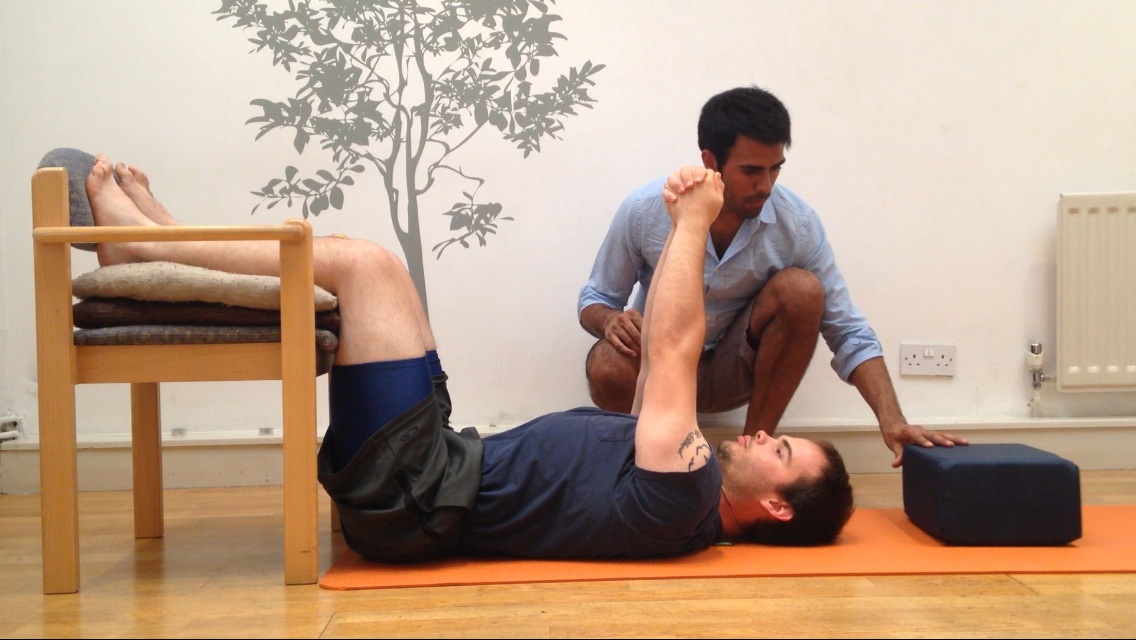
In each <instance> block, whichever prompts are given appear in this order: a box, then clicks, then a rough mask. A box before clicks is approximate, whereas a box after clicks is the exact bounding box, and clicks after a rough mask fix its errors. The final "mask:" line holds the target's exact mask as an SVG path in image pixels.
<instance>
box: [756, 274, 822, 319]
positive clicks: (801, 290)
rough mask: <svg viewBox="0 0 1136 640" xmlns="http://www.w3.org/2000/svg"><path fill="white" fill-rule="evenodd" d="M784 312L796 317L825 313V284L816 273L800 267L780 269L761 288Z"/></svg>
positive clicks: (818, 316)
mask: <svg viewBox="0 0 1136 640" xmlns="http://www.w3.org/2000/svg"><path fill="white" fill-rule="evenodd" d="M761 292H762V293H761V295H766V296H768V297H770V298H772V299H773V301H774V302H775V304H776V305H777V307H778V308H779V309H780V310H781V311H782V312H783V313H787V314H789V315H791V316H795V317H805V318H808V317H813V316H815V317H817V318H818V319H819V318H820V315H821V314H822V313H824V298H825V295H824V285H823V284H822V283H821V281H820V278H818V277H817V276H816V274H815V273H813V272H812V271H809V270H808V269H801V268H799V267H788V268H785V269H782V270H781V271H778V272H777V273H776V274H774V275H773V277H772V278H770V279H769V282H768V283H766V285H765V287H764V288H763V289H762V290H761Z"/></svg>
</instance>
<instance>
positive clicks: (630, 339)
mask: <svg viewBox="0 0 1136 640" xmlns="http://www.w3.org/2000/svg"><path fill="white" fill-rule="evenodd" d="M642 329H643V316H642V315H641V314H640V313H639V312H638V311H637V310H635V309H628V310H627V311H623V312H621V313H616V314H612V315H611V316H609V317H608V318H607V319H606V320H604V325H603V332H604V340H607V341H608V342H609V343H610V344H611V346H613V347H615V350H616V351H618V352H620V353H622V354H623V355H625V356H629V357H633V358H635V357H638V356H639V341H640V335H641V331H642Z"/></svg>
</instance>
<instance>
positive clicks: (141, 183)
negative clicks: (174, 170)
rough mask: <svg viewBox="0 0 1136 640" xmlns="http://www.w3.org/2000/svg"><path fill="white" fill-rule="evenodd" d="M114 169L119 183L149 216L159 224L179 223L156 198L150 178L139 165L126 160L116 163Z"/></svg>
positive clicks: (136, 204)
mask: <svg viewBox="0 0 1136 640" xmlns="http://www.w3.org/2000/svg"><path fill="white" fill-rule="evenodd" d="M114 171H115V173H116V174H118V179H119V184H120V185H121V186H122V190H123V191H124V192H126V195H128V196H130V199H131V200H132V201H133V202H134V204H135V206H137V207H138V209H140V210H141V211H142V213H144V214H145V215H146V217H147V218H149V219H151V220H153V221H154V222H157V223H158V224H163V225H170V224H177V220H175V219H174V217H173V216H172V215H170V212H169V211H168V210H167V209H166V208H165V207H164V206H162V203H160V202H158V200H157V199H156V198H154V192H153V191H150V178H148V177H147V176H146V174H145V173H142V170H141V169H139V168H138V167H132V166H129V165H127V164H126V163H125V162H120V163H118V164H117V165H115V168H114Z"/></svg>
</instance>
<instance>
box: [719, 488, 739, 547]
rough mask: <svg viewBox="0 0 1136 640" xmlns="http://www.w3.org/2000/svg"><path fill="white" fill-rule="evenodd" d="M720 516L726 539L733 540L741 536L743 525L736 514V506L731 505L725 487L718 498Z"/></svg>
mask: <svg viewBox="0 0 1136 640" xmlns="http://www.w3.org/2000/svg"><path fill="white" fill-rule="evenodd" d="M718 516H719V517H721V518H722V535H723V536H724V537H726V538H733V537H736V536H738V535H739V534H741V532H742V524H741V522H739V521H738V517H737V515H736V514H735V513H734V505H732V504H730V499H729V498H728V497H726V489H725V487H723V488H722V490H721V497H719V498H718Z"/></svg>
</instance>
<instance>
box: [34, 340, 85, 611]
mask: <svg viewBox="0 0 1136 640" xmlns="http://www.w3.org/2000/svg"><path fill="white" fill-rule="evenodd" d="M44 362H45V361H44V360H42V359H41V360H40V366H41V372H40V382H39V406H40V409H39V417H40V425H41V428H40V436H39V459H40V463H39V465H40V481H39V482H40V522H41V527H42V535H43V592H44V593H75V592H76V591H78V590H79V479H78V464H77V460H76V457H75V449H76V447H75V389H74V387H72V386H71V385H70V384H68V383H66V379H65V378H64V377H63V376H65V375H66V372H59V373H58V378H57V379H59V380H63V381H64V384H48V383H49V381H50V377H51V374H47V375H45V373H44V371H43V370H42V368H43V367H44V366H45V365H44Z"/></svg>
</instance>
